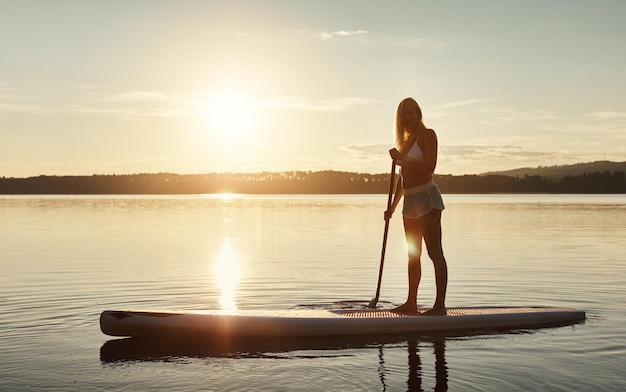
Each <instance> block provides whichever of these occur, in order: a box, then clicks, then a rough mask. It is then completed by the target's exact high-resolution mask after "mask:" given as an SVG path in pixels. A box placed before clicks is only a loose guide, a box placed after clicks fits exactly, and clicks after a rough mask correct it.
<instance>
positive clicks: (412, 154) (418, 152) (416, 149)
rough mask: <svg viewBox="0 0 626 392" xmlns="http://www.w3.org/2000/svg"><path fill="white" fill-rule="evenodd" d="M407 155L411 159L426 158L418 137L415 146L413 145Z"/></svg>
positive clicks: (421, 159)
mask: <svg viewBox="0 0 626 392" xmlns="http://www.w3.org/2000/svg"><path fill="white" fill-rule="evenodd" d="M406 156H407V157H409V158H411V159H417V160H420V161H423V160H424V152H423V151H422V149H421V148H420V146H418V145H417V139H415V143H414V144H413V146H411V149H410V150H409V152H408V153H407V154H406Z"/></svg>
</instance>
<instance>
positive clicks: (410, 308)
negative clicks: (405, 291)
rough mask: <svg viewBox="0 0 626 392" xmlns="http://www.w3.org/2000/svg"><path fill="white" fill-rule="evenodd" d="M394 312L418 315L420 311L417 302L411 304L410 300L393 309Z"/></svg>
mask: <svg viewBox="0 0 626 392" xmlns="http://www.w3.org/2000/svg"><path fill="white" fill-rule="evenodd" d="M391 311H392V312H396V313H402V314H412V315H416V314H418V313H419V311H418V310H417V305H416V304H410V303H408V302H406V303H404V304H402V305H400V306H398V307H397V308H394V309H391Z"/></svg>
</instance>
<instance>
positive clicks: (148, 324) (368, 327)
mask: <svg viewBox="0 0 626 392" xmlns="http://www.w3.org/2000/svg"><path fill="white" fill-rule="evenodd" d="M584 319H585V312H584V311H579V310H574V309H567V308H555V307H464V308H448V310H447V314H446V315H440V316H420V315H405V314H401V313H395V312H392V311H390V310H381V309H363V310H354V309H350V310H313V309H303V310H286V311H238V312H235V313H222V312H218V311H215V312H193V313H190V312H185V313H169V312H137V311H116V310H107V311H104V312H102V314H101V315H100V328H101V330H102V332H103V333H105V334H107V335H111V336H124V337H159V336H172V335H178V336H190V335H194V336H198V335H199V336H203V337H208V338H229V337H246V338H281V337H284V338H287V337H314V336H318V337H320V336H322V337H323V336H358V335H379V334H402V333H422V332H444V331H450V332H452V331H461V330H478V329H517V328H532V327H541V326H550V325H559V324H571V323H575V322H578V321H581V320H584Z"/></svg>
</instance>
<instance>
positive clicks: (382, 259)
mask: <svg viewBox="0 0 626 392" xmlns="http://www.w3.org/2000/svg"><path fill="white" fill-rule="evenodd" d="M395 174H396V160H395V159H393V160H392V161H391V174H390V175H389V194H388V196H387V211H389V210H390V209H391V200H392V197H393V186H394V183H395V181H394V177H395ZM390 219H391V218H390ZM390 219H385V231H384V233H383V247H382V250H381V252H380V268H379V269H378V284H377V286H376V296H375V297H374V298H372V300H371V301H370V303H369V304H368V305H367V307H368V308H375V307H376V303H378V298H379V296H380V284H381V282H382V280H383V266H384V265H385V250H386V249H387V234H388V233H389V221H390Z"/></svg>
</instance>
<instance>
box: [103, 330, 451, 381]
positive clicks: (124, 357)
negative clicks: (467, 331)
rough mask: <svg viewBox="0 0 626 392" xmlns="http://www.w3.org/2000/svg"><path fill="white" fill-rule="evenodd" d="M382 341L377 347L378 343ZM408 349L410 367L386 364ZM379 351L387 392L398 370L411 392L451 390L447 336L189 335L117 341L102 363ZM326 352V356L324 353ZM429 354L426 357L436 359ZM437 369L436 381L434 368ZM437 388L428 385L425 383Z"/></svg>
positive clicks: (379, 368)
mask: <svg viewBox="0 0 626 392" xmlns="http://www.w3.org/2000/svg"><path fill="white" fill-rule="evenodd" d="M374 342H376V343H374ZM398 344H401V346H402V347H406V349H407V360H406V362H405V363H406V368H405V367H404V366H400V367H398V364H397V363H393V361H391V362H390V363H388V364H387V363H386V362H387V360H386V359H385V353H387V354H389V353H391V354H392V355H393V354H394V353H396V352H397V350H398V348H399V346H398ZM376 347H378V366H377V368H376V369H377V371H378V377H379V379H380V383H381V386H382V390H383V391H390V390H397V386H398V385H397V384H392V383H390V380H392V379H397V377H398V370H400V369H405V370H402V371H403V372H406V373H404V374H406V376H405V377H406V389H407V391H411V392H413V391H424V390H432V391H447V390H448V366H447V364H446V358H445V336H443V335H442V336H432V337H410V338H408V337H404V338H402V337H397V338H394V337H391V336H388V337H380V336H378V337H372V336H361V337H334V338H333V337H330V338H305V339H298V338H286V339H270V340H267V339H237V340H230V339H210V338H206V339H199V340H187V339H185V338H184V337H180V338H174V339H167V340H158V341H156V340H152V339H138V338H126V339H114V340H109V341H107V342H106V343H104V345H103V346H102V347H101V349H100V360H101V361H102V362H103V363H112V364H116V363H117V364H118V363H129V362H134V361H149V362H155V361H156V362H158V361H168V362H171V361H177V360H180V361H181V362H185V358H203V359H207V358H232V359H245V358H266V359H276V358H280V359H284V358H289V356H288V355H289V354H287V356H281V355H280V353H290V352H300V351H302V350H310V355H308V356H307V358H315V357H316V355H319V356H320V357H323V356H324V355H327V354H324V353H328V352H331V353H333V356H335V357H337V356H340V355H341V353H342V352H346V353H349V354H346V355H350V356H353V355H354V354H353V353H351V352H350V351H344V350H351V349H358V348H361V349H365V350H372V349H375V348H376ZM429 347H432V349H433V351H434V363H432V362H430V361H429V362H428V363H424V364H423V362H422V355H420V348H421V349H422V350H424V348H429ZM320 351H321V352H320ZM424 354H426V355H425V356H424V358H431V357H432V356H431V355H428V353H424ZM360 366H365V367H368V366H371V368H372V370H374V369H373V368H374V363H370V364H369V365H368V364H364V363H363V362H360ZM432 368H434V370H435V375H434V380H432V379H430V378H429V377H432V376H429V374H432V371H431V369H432ZM433 383H434V387H432V386H428V387H425V385H424V384H429V385H432V384H433Z"/></svg>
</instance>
